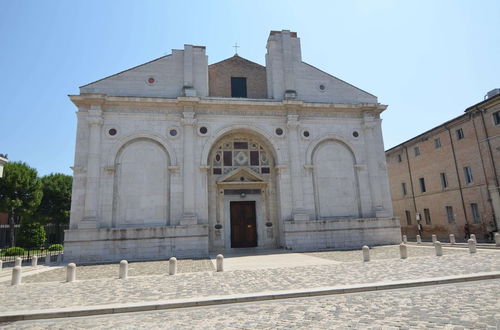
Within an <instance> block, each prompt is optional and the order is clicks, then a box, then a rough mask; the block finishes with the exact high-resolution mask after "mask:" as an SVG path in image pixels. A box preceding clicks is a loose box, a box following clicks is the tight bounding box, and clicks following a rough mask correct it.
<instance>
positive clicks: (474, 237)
mask: <svg viewBox="0 0 500 330" xmlns="http://www.w3.org/2000/svg"><path fill="white" fill-rule="evenodd" d="M470 238H471V239H473V240H474V243H475V244H477V239H476V235H474V234H470Z"/></svg>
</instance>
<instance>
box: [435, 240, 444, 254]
mask: <svg viewBox="0 0 500 330" xmlns="http://www.w3.org/2000/svg"><path fill="white" fill-rule="evenodd" d="M434 248H435V249H436V256H437V257H441V256H442V255H443V246H442V245H441V242H440V241H436V243H434Z"/></svg>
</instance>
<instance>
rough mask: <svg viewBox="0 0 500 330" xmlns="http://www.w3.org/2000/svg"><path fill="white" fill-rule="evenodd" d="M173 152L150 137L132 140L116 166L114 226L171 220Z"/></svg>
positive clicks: (142, 225)
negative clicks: (171, 154)
mask: <svg viewBox="0 0 500 330" xmlns="http://www.w3.org/2000/svg"><path fill="white" fill-rule="evenodd" d="M169 165H170V158H169V154H168V153H167V151H166V150H165V148H164V146H163V145H161V144H160V143H158V142H157V141H155V140H153V139H150V138H137V139H134V140H131V141H128V142H127V143H126V144H124V145H123V146H122V147H121V148H120V150H119V151H118V153H117V155H116V158H115V164H114V167H115V169H116V171H115V177H114V187H113V188H114V189H113V227H144V226H161V225H163V226H164V225H167V224H168V214H169V207H170V205H169V175H168V166H169Z"/></svg>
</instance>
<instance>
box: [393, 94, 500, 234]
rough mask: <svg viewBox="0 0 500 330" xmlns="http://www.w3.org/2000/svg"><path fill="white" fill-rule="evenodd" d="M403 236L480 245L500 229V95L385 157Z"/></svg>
mask: <svg viewBox="0 0 500 330" xmlns="http://www.w3.org/2000/svg"><path fill="white" fill-rule="evenodd" d="M386 160H387V166H388V170H389V181H390V188H391V195H392V204H393V207H394V214H395V215H396V216H397V217H399V219H400V221H401V228H402V232H403V234H406V235H409V236H410V237H415V236H416V235H417V234H418V229H419V228H418V224H419V223H420V224H421V225H422V227H421V228H422V232H421V235H423V237H427V238H429V237H430V236H431V235H432V234H437V235H438V237H441V238H443V239H444V238H446V239H447V236H448V235H449V234H455V236H456V237H457V239H463V238H464V237H465V232H464V228H465V224H466V223H467V224H468V226H469V229H470V232H471V233H474V234H476V236H477V237H478V238H479V239H486V238H487V235H488V233H489V232H491V231H494V230H496V229H497V228H498V227H499V224H500V195H499V175H498V171H499V170H500V167H499V166H500V90H499V89H495V90H492V91H491V92H489V93H488V94H487V95H486V97H485V100H483V101H482V102H479V103H477V104H475V105H473V106H471V107H469V108H467V109H466V110H465V113H464V114H462V115H460V116H458V117H456V118H453V119H451V120H450V121H447V122H445V123H443V124H441V125H439V126H437V127H435V128H433V129H431V130H429V131H427V132H424V133H422V134H420V135H418V136H416V137H414V138H412V139H410V140H408V141H406V142H403V143H401V144H399V145H397V146H395V147H393V148H391V149H389V150H387V151H386Z"/></svg>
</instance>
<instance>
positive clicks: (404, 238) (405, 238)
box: [403, 235, 408, 244]
mask: <svg viewBox="0 0 500 330" xmlns="http://www.w3.org/2000/svg"><path fill="white" fill-rule="evenodd" d="M403 243H405V244H406V243H408V237H406V235H403Z"/></svg>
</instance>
